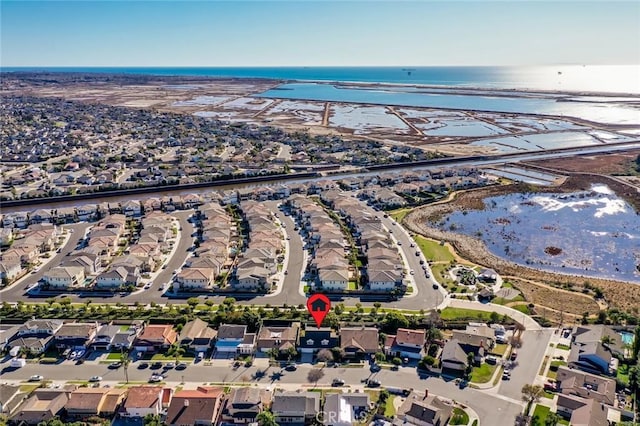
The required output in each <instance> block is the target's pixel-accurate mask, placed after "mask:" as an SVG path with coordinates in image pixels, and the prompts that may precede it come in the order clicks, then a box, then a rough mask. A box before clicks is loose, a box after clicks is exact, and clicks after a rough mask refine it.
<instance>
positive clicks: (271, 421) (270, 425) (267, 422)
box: [256, 410, 280, 426]
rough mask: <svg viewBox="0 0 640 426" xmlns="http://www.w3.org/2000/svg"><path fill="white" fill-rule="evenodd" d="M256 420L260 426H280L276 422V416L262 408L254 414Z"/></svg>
mask: <svg viewBox="0 0 640 426" xmlns="http://www.w3.org/2000/svg"><path fill="white" fill-rule="evenodd" d="M256 421H257V422H258V424H259V425H260V426H280V425H278V423H276V418H275V416H274V415H273V413H272V412H271V411H268V410H264V411H262V412H260V414H258V415H257V416H256Z"/></svg>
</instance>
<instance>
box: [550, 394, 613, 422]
mask: <svg viewBox="0 0 640 426" xmlns="http://www.w3.org/2000/svg"><path fill="white" fill-rule="evenodd" d="M608 412H609V409H608V408H607V407H606V406H605V405H604V404H603V403H601V402H598V401H596V400H595V399H584V398H580V397H578V396H574V395H565V394H560V395H558V400H557V410H556V413H557V414H558V415H559V416H561V417H563V418H564V419H566V420H569V423H570V424H572V425H576V426H578V425H579V426H609V421H608V420H607V415H608Z"/></svg>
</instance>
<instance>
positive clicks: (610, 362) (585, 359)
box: [567, 342, 617, 374]
mask: <svg viewBox="0 0 640 426" xmlns="http://www.w3.org/2000/svg"><path fill="white" fill-rule="evenodd" d="M567 362H568V364H569V367H570V368H579V369H580V370H583V371H587V372H590V373H594V374H613V373H614V371H615V366H616V365H617V360H616V359H615V358H614V357H613V355H612V354H611V352H610V351H609V350H608V349H607V348H606V347H605V346H604V345H603V344H602V342H589V343H577V342H573V343H571V352H569V357H568V358H567Z"/></svg>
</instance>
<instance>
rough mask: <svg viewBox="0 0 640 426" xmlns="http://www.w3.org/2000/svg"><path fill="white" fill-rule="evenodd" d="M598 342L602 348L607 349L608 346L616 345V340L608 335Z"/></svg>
mask: <svg viewBox="0 0 640 426" xmlns="http://www.w3.org/2000/svg"><path fill="white" fill-rule="evenodd" d="M600 342H601V343H602V346H604V347H605V348H609V346H610V345H613V344H615V343H616V339H615V338H613V337H611V336H609V335H604V336H602V338H601V339H600Z"/></svg>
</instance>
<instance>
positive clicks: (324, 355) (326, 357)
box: [316, 349, 333, 362]
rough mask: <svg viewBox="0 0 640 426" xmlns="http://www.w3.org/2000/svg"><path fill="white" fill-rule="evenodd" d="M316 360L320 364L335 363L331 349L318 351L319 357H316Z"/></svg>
mask: <svg viewBox="0 0 640 426" xmlns="http://www.w3.org/2000/svg"><path fill="white" fill-rule="evenodd" d="M316 359H317V360H318V361H320V362H330V361H333V352H331V351H330V350H329V349H320V350H319V351H318V355H316Z"/></svg>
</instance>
